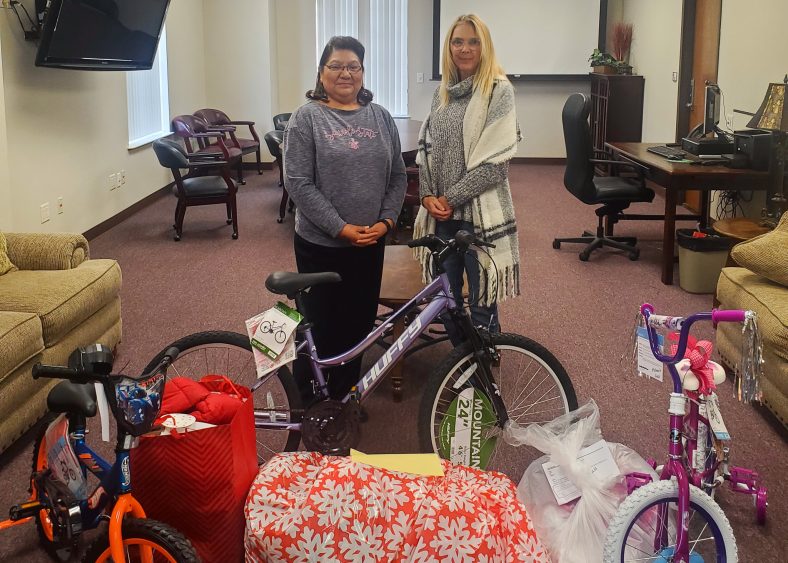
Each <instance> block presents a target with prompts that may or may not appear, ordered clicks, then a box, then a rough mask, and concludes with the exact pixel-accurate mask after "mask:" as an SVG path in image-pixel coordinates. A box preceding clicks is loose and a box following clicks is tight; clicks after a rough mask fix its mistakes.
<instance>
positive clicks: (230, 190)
mask: <svg viewBox="0 0 788 563" xmlns="http://www.w3.org/2000/svg"><path fill="white" fill-rule="evenodd" d="M153 152H155V153H156V158H158V159H159V164H161V165H162V166H163V167H164V168H169V169H170V170H171V171H172V176H173V178H174V179H175V188H174V190H173V191H174V192H175V195H176V196H177V197H178V204H177V205H176V206H175V224H174V225H173V228H174V229H175V236H174V237H173V238H174V239H175V240H176V241H178V240H181V235H182V234H183V217H184V216H185V215H186V208H187V207H189V206H192V205H212V204H215V203H223V204H225V205H226V206H227V224H228V225H230V224H232V226H233V235H232V236H233V238H234V239H237V238H238V210H237V208H236V202H235V194H236V192H237V191H238V186H237V184H236V183H235V181H234V180H233V179H232V178H230V173H229V170H228V162H227V161H226V160H222V157H221V155H215V158H214V157H211V156H208V155H201V156H191V157H190V156H189V155H187V154H186V150H184V148H183V147H181V146H180V145H179V144H178V143H177V142H175V141H172V140H170V139H157V140H156V141H153ZM217 167H219V168H218V171H219V175H213V176H195V177H191V178H184V177H183V176H181V170H182V169H185V168H189V169H198V170H199V169H201V168H212V169H214V170H216V169H217Z"/></svg>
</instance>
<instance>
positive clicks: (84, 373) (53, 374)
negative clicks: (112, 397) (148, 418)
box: [32, 346, 181, 383]
mask: <svg viewBox="0 0 788 563" xmlns="http://www.w3.org/2000/svg"><path fill="white" fill-rule="evenodd" d="M180 353H181V351H180V350H179V349H178V348H176V347H175V346H171V347H170V348H168V349H167V351H166V352H165V353H164V357H163V358H162V359H161V361H160V362H159V364H158V365H157V366H156V367H155V368H153V369H152V370H151V371H150V372H148V373H143V374H142V375H139V376H137V377H133V376H125V377H128V378H129V379H133V380H135V381H140V380H143V379H147V378H149V377H150V376H151V375H153V374H154V373H157V372H159V371H161V370H163V369H166V368H168V367H169V366H170V364H172V362H174V361H175V360H176V358H177V357H178V355H179V354H180ZM32 373H33V379H38V378H39V377H45V378H50V379H68V380H69V381H72V382H74V383H93V382H96V381H99V382H103V381H107V380H109V379H110V378H112V377H119V375H118V374H101V373H95V372H92V371H88V370H87V369H77V368H70V367H65V366H52V365H46V364H42V363H37V364H35V365H34V366H33V370H32Z"/></svg>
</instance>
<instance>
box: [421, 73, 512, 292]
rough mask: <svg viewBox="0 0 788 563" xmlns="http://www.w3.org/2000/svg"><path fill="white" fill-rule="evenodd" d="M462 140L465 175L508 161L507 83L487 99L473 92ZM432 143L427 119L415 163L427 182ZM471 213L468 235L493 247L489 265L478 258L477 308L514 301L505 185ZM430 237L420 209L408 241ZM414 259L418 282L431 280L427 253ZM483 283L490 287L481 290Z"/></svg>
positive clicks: (431, 225)
mask: <svg viewBox="0 0 788 563" xmlns="http://www.w3.org/2000/svg"><path fill="white" fill-rule="evenodd" d="M462 134H463V146H464V150H465V163H466V169H467V170H469V171H470V170H473V169H474V168H476V167H477V166H481V165H482V164H488V163H489V164H501V163H504V162H507V161H508V160H511V158H512V157H513V156H514V155H515V153H516V152H517V143H518V142H519V141H520V129H519V127H518V125H517V114H516V112H515V108H514V88H513V87H512V85H511V83H510V82H509V81H507V80H497V81H496V83H495V86H494V88H493V91H492V95H491V96H490V97H489V98H486V97H483V96H482V95H481V92H480V91H479V90H478V89H477V90H474V92H473V94H472V96H471V100H470V102H469V103H468V108H467V110H466V111H465V117H464V119H463V123H462ZM433 142H434V141H433V139H432V137H431V135H430V118H429V117H427V119H426V120H425V121H424V123H423V124H422V127H421V131H420V132H419V149H418V154H417V157H416V162H417V163H418V164H419V166H421V167H423V168H424V171H423V172H422V173H425V174H426V175H427V176H426V177H427V178H428V180H429V178H430V165H431V160H432V145H433ZM429 181H430V183H431V180H429ZM472 208H473V225H474V231H475V232H474V234H475V235H476V236H477V237H478V238H480V239H482V240H484V241H487V242H490V243H493V244H494V245H495V248H491V249H488V251H489V253H490V255H491V257H492V260H491V259H490V256H487V255H486V254H485V253H483V252H479V253H478V258H479V262H480V263H481V266H482V269H483V272H481V273H480V274H481V275H480V278H481V279H480V284H481V287H480V291H479V294H480V299H481V300H482V304H484V305H490V304H492V303H493V302H495V301H503V300H504V299H506V298H507V297H512V296H515V295H519V294H520V255H519V247H518V241H517V225H516V222H515V217H514V204H513V203H512V194H511V191H510V189H509V180H508V179H505V180H504V181H503V182H500V183H498V184H495V185H493V186H490V189H488V190H486V191H484V192H483V193H482V194H481V195H480V196H478V197H477V198H475V199H474V200H473V202H472ZM434 232H435V219H434V218H433V217H432V216H431V215H430V214H429V213H427V210H426V208H424V207H421V208H419V213H418V216H417V217H416V222H415V225H414V228H413V237H414V238H418V237H422V236H424V235H426V234H430V233H434ZM414 254H415V256H416V258H417V259H418V260H419V262H421V265H422V278H423V281H424V282H425V283H426V282H428V281H429V280H430V279H431V277H432V272H431V271H430V270H431V265H430V253H429V250H427V249H426V248H417V249H415V251H414ZM496 267H497V272H496ZM485 274H486V275H485ZM496 281H497V287H496V285H495V284H496ZM487 282H489V283H490V284H491V286H492V287H490V288H488V287H486V284H487Z"/></svg>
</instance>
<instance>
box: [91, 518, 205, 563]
mask: <svg viewBox="0 0 788 563" xmlns="http://www.w3.org/2000/svg"><path fill="white" fill-rule="evenodd" d="M121 534H122V535H123V551H124V554H125V560H126V561H130V562H135V561H153V562H154V563H159V562H162V563H163V562H167V563H197V562H198V561H199V560H200V559H199V558H198V557H197V552H196V551H195V550H194V547H193V546H192V544H191V542H190V541H189V540H187V539H186V537H185V536H184V535H183V534H181V533H180V532H179V531H177V530H176V529H175V528H173V527H172V526H169V525H168V524H164V523H163V522H159V521H157V520H150V519H147V518H146V519H138V518H126V519H125V520H124V521H123V525H122V531H121ZM146 552H147V553H148V554H150V555H151V559H147V558H146V555H147V554H146ZM112 560H113V559H112V555H110V552H109V530H108V529H106V528H105V529H104V530H103V531H102V532H101V534H100V535H99V536H98V537H97V538H96V539H95V540H94V541H93V543H92V544H90V547H89V548H88V550H87V552H86V553H85V558H84V561H95V562H96V563H103V562H105V561H107V562H112Z"/></svg>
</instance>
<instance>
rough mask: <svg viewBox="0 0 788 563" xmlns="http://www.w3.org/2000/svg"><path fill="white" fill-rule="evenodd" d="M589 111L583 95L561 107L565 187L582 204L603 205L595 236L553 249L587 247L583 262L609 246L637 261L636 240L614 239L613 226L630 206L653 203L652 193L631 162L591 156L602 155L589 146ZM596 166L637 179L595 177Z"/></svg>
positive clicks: (641, 172) (557, 243)
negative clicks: (575, 245)
mask: <svg viewBox="0 0 788 563" xmlns="http://www.w3.org/2000/svg"><path fill="white" fill-rule="evenodd" d="M590 109H591V100H590V98H588V96H586V95H585V94H572V95H571V96H569V99H567V100H566V103H565V104H564V111H563V113H562V119H563V123H564V142H565V143H566V171H565V172H564V186H566V189H567V190H569V192H570V193H571V194H572V195H573V196H575V197H576V198H577V199H579V200H580V201H582V202H583V203H586V204H588V205H597V204H601V205H602V207H600V208H599V209H597V210H596V212H595V213H596V215H597V217H599V225H598V226H597V229H596V235H594V234H592V233H590V232H588V231H585V232H584V233H583V235H582V236H580V237H575V238H557V239H555V240H553V248H556V249H558V248H561V243H562V242H578V243H583V244H585V245H586V247H585V248H584V249H583V250H582V251H581V252H580V260H582V261H583V262H585V261H587V260H588V258H589V256H591V253H592V252H593V251H594V250H596V249H597V248H601V247H603V246H610V247H613V248H618V249H619V250H623V251H625V252H627V253H628V255H629V259H630V260H637V259H638V257H639V256H640V249H638V248H637V246H636V244H637V239H636V238H635V237H616V236H613V225H615V224H616V223H617V222H618V221H619V220H621V219H623V218H626V217H625V216H624V213H623V211H624V209H626V208H627V207H629V204H630V203H635V202H650V201H652V200H653V199H654V191H653V190H651V189H649V188H647V187H646V182H645V177H644V172H645V170H646V169H645V168H644V167H642V166H639V165H638V164H635V163H632V162H625V161H618V160H609V159H605V160H599V159H595V158H594V153H595V152H601V151H595V150H594V147H593V144H592V142H591V130H590V127H589V124H588V114H589V112H590ZM602 154H607V153H602ZM597 164H601V165H606V166H608V167H610V170H611V172H616V171H618V170H621V169H623V170H624V171H626V172H629V173H631V172H634V173H635V174H636V175H637V176H636V177H621V176H595V175H594V168H595V166H596V165H597ZM605 221H606V222H607V224H605Z"/></svg>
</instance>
